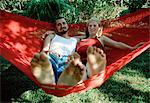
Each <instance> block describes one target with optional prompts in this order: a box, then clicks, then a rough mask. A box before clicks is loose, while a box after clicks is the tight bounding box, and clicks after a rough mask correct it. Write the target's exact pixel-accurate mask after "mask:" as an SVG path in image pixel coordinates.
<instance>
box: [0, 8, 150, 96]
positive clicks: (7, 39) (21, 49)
mask: <svg viewBox="0 0 150 103" xmlns="http://www.w3.org/2000/svg"><path fill="white" fill-rule="evenodd" d="M149 11H150V9H143V10H140V11H137V12H135V13H132V14H128V15H125V16H122V17H119V18H116V19H112V20H104V21H102V24H103V25H104V34H106V35H107V36H108V37H110V38H112V39H114V40H117V41H121V42H125V43H127V44H129V45H132V46H133V45H135V44H137V43H139V42H145V43H144V44H143V45H142V46H141V47H139V48H137V49H136V50H134V51H124V50H120V49H116V48H111V47H105V49H106V55H107V61H108V64H107V67H106V69H105V72H104V73H102V74H97V75H94V76H92V77H91V78H89V79H88V80H86V81H83V82H81V83H79V84H77V85H76V86H61V85H57V86H56V85H52V84H49V85H44V86H43V85H42V84H40V83H39V82H38V81H37V80H36V79H35V78H34V76H33V75H32V72H31V67H30V61H31V59H32V57H33V55H34V54H35V53H37V52H40V50H41V48H42V45H43V41H42V39H41V34H43V33H44V32H45V31H47V30H49V29H51V30H53V29H54V25H53V24H50V23H47V22H42V21H38V20H33V19H30V18H27V17H24V16H19V15H16V14H11V13H8V12H5V11H0V21H1V22H0V28H1V31H0V40H1V41H0V55H1V56H3V57H4V58H5V59H7V60H8V61H10V62H11V63H12V64H14V65H15V66H16V67H17V68H18V69H19V70H21V71H22V72H23V73H24V74H26V75H27V76H28V77H29V78H30V79H31V80H33V81H34V82H35V83H36V84H37V85H38V86H39V87H41V88H42V90H44V91H45V92H46V93H48V94H52V95H55V96H65V95H68V94H70V93H81V92H85V91H87V90H89V89H91V88H95V87H98V86H100V85H102V84H103V83H104V82H105V81H106V80H107V79H109V78H110V76H112V75H113V74H114V73H115V72H116V71H118V70H119V69H121V68H122V67H123V66H124V65H126V64H127V63H129V62H130V61H131V60H133V59H134V58H135V57H137V56H138V55H140V54H141V53H142V52H144V51H145V50H147V49H148V48H149V47H150V41H149V30H150V28H149V25H150V24H149V22H148V21H149V18H150V13H149ZM70 26H71V28H79V30H81V31H84V30H85V24H84V23H83V24H82V23H81V24H70ZM72 36H75V35H72Z"/></svg>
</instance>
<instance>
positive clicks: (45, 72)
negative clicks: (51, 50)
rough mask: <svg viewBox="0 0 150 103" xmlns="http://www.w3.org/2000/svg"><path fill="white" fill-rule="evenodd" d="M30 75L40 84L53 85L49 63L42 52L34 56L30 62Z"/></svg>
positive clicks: (51, 69)
mask: <svg viewBox="0 0 150 103" xmlns="http://www.w3.org/2000/svg"><path fill="white" fill-rule="evenodd" d="M31 67H32V73H33V75H34V76H35V77H36V79H37V80H38V81H39V82H40V83H42V84H55V77H54V72H53V68H52V66H51V63H50V61H49V59H48V57H47V55H46V54H45V53H44V52H41V53H37V54H35V55H34V57H33V58H32V61H31Z"/></svg>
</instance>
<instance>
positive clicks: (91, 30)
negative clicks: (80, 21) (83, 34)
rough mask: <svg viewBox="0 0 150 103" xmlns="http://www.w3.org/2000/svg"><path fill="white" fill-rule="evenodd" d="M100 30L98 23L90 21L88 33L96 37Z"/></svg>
mask: <svg viewBox="0 0 150 103" xmlns="http://www.w3.org/2000/svg"><path fill="white" fill-rule="evenodd" d="M98 29H99V24H98V23H97V22H96V21H94V20H92V21H89V23H88V32H89V34H90V35H91V36H95V35H96V33H97V31H98Z"/></svg>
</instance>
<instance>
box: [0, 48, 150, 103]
mask: <svg viewBox="0 0 150 103" xmlns="http://www.w3.org/2000/svg"><path fill="white" fill-rule="evenodd" d="M148 58H150V55H149V50H147V51H145V52H144V53H142V54H141V55H140V56H139V57H137V58H136V59H134V60H133V61H132V62H130V63H129V64H127V65H126V66H125V67H123V68H122V69H121V70H119V71H118V72H116V73H115V74H114V75H113V76H112V77H111V78H109V79H108V80H107V81H106V82H105V83H104V84H103V85H102V86H101V87H99V88H94V89H91V90H88V91H87V92H85V93H81V94H76V93H74V94H70V95H67V96H64V97H56V96H53V95H48V94H45V93H44V92H43V91H42V90H41V89H40V88H38V87H37V86H36V85H35V84H34V83H33V82H32V81H31V80H30V79H28V78H27V77H26V76H25V75H23V74H22V73H21V72H20V71H19V70H18V69H16V67H13V66H11V67H10V64H9V63H8V62H7V61H5V60H4V59H3V58H0V60H1V61H2V63H1V65H0V66H1V68H2V69H1V91H2V93H1V96H2V100H3V101H12V102H13V103H20V102H24V103H31V102H32V103H149V102H150V101H149V92H150V83H149V81H150V79H149V78H150V75H149V73H148V72H149V67H150V65H149V59H148ZM2 64H3V65H2ZM8 67H9V68H8ZM6 68H8V69H6Z"/></svg>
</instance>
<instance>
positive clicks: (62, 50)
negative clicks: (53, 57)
mask: <svg viewBox="0 0 150 103" xmlns="http://www.w3.org/2000/svg"><path fill="white" fill-rule="evenodd" d="M76 45H77V39H76V38H73V37H70V38H69V39H67V38H64V37H61V36H59V35H55V37H54V38H53V39H52V41H51V45H50V51H51V52H52V53H56V54H59V55H60V56H68V55H70V54H72V52H74V51H75V49H76Z"/></svg>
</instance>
